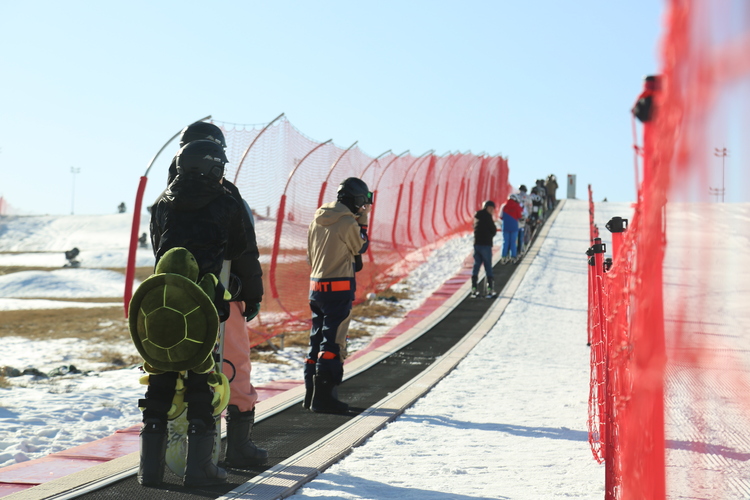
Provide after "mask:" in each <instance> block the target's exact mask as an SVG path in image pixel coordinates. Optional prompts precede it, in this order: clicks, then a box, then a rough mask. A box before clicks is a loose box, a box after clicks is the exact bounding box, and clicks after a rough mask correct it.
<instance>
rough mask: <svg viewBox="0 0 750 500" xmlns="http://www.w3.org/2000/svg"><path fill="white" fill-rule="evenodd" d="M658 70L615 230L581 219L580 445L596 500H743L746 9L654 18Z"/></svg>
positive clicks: (747, 314) (746, 428)
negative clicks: (583, 407) (595, 467)
mask: <svg viewBox="0 0 750 500" xmlns="http://www.w3.org/2000/svg"><path fill="white" fill-rule="evenodd" d="M661 61H662V68H661V72H660V75H659V80H658V82H659V85H658V88H657V89H656V90H655V91H654V92H653V93H651V98H652V101H653V106H654V107H653V115H652V117H651V119H650V120H648V121H645V122H644V123H642V124H641V125H639V129H640V131H641V133H642V143H641V145H640V146H638V147H637V149H636V150H637V152H638V162H637V169H636V182H637V185H638V200H637V203H636V204H635V206H634V209H633V211H632V213H629V214H622V216H623V217H626V218H628V219H629V222H630V223H629V225H628V227H627V229H626V230H625V231H624V232H623V233H612V234H611V235H606V234H602V235H601V237H602V238H601V239H608V238H611V241H609V242H603V241H601V239H597V237H596V235H595V228H594V227H593V217H592V219H591V222H592V247H591V248H590V252H589V254H590V255H589V257H590V263H591V264H593V265H591V266H590V273H591V274H590V277H589V284H590V291H589V306H590V307H589V316H588V318H589V325H588V330H589V343H590V345H591V392H590V398H589V437H590V443H591V445H592V451H593V453H594V456H595V458H596V459H597V460H599V461H600V462H603V463H604V464H605V498H607V499H610V498H611V499H616V498H617V499H620V498H622V499H663V498H701V499H703V498H711V499H729V498H750V331H749V330H748V327H750V308H748V307H747V302H748V299H749V298H750V291H749V290H748V283H750V272H749V271H748V266H747V262H748V258H747V257H750V250H748V245H747V234H748V229H750V228H748V225H749V224H750V204H749V203H748V192H747V186H748V182H747V181H748V179H747V178H746V176H747V174H746V172H748V171H750V170H749V169H748V167H747V162H748V153H747V152H746V151H745V143H746V142H747V140H746V138H747V136H748V128H747V126H748V117H750V113H748V111H749V110H748V109H747V108H748V104H749V103H750V5H749V4H747V3H746V2H739V1H729V0H681V1H680V0H672V1H670V2H668V4H667V15H666V17H665V34H664V37H663V42H662V46H661ZM642 97H643V95H642ZM590 199H591V197H590ZM591 207H592V213H593V211H594V210H595V209H601V208H603V207H601V206H599V207H595V206H594V204H593V202H591ZM599 245H601V246H599ZM607 252H610V253H611V255H612V263H611V267H609V266H608V265H607V263H606V261H605V258H606V255H607Z"/></svg>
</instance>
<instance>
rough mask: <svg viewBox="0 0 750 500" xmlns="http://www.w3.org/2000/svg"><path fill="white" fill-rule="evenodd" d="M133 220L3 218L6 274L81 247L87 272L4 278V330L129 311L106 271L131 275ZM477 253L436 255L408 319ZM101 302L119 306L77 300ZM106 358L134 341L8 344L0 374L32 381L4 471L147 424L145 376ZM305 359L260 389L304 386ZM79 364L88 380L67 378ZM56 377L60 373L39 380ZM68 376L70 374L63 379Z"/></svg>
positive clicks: (4, 415)
mask: <svg viewBox="0 0 750 500" xmlns="http://www.w3.org/2000/svg"><path fill="white" fill-rule="evenodd" d="M125 215H127V214H125ZM125 215H119V214H118V215H103V216H62V217H50V216H42V217H0V266H19V267H61V266H62V265H63V264H64V263H65V258H64V255H63V252H64V251H65V250H66V249H67V250H69V249H71V248H72V247H73V246H76V247H78V248H80V249H81V254H80V256H79V259H80V260H81V263H82V266H83V267H82V268H78V269H57V270H52V271H49V270H28V271H19V272H15V273H11V274H6V275H0V324H1V323H2V321H1V318H2V316H1V315H2V312H3V311H11V310H32V311H33V310H39V311H43V310H44V309H59V308H64V307H65V308H67V307H88V308H90V307H122V302H121V300H122V299H121V297H122V292H123V289H124V275H123V274H121V273H118V272H115V271H109V270H103V269H98V268H97V267H114V268H123V267H125V262H126V259H127V258H126V249H127V246H128V241H129V235H130V221H129V218H128V217H126V216H125ZM143 224H147V219H146V218H144V220H143V221H142V230H144V231H147V230H148V229H147V225H146V226H144V225H143ZM2 252H19V253H2ZM470 252H471V239H470V237H468V236H465V237H459V238H455V239H453V240H451V241H448V242H447V243H446V244H445V245H444V246H443V247H441V248H440V249H438V250H437V251H435V252H434V253H433V254H432V255H431V256H430V258H429V261H428V262H427V263H425V264H423V265H422V266H420V267H418V268H417V269H415V270H414V271H413V272H412V273H411V275H410V276H409V278H408V279H407V280H406V281H405V282H404V283H401V284H399V285H397V286H396V287H395V288H397V289H398V288H403V289H408V291H409V293H410V294H411V298H410V299H408V300H402V301H400V305H401V307H403V311H404V312H406V311H408V310H410V309H413V308H415V307H417V306H418V305H419V304H421V303H422V302H423V301H424V299H425V298H427V297H428V296H429V295H430V294H431V293H432V292H433V291H434V290H435V289H437V288H438V287H439V286H440V285H441V284H442V283H443V282H444V281H445V280H446V279H448V278H450V277H451V276H453V275H455V274H456V273H457V272H458V271H459V269H460V268H461V266H462V264H463V262H464V260H465V259H466V258H467V257H468V256H469V255H470ZM137 265H139V266H152V265H153V255H152V254H151V251H150V250H147V249H144V250H139V256H138V264H137ZM37 297H43V298H44V299H39V298H37ZM100 297H103V298H112V299H113V301H112V302H105V303H90V302H88V303H87V302H72V301H70V299H81V298H89V299H91V298H100ZM118 297H119V298H120V299H119V300H120V301H117V298H118ZM55 299H58V300H55ZM398 321H399V318H398V317H393V318H382V320H379V321H378V323H381V325H380V326H372V325H359V324H354V325H353V326H355V327H359V328H365V329H367V330H368V331H370V333H371V334H372V335H378V334H382V333H385V332H387V331H388V330H389V329H390V328H391V327H392V326H393V325H395V324H397V323H398ZM367 342H368V339H367V338H361V339H357V340H355V341H353V342H352V345H351V349H352V351H354V350H356V349H358V348H361V347H362V346H363V345H364V344H366V343H367ZM97 350H106V351H117V352H120V353H122V354H124V355H129V354H133V355H135V354H137V352H136V350H135V348H134V347H133V345H132V343H131V342H130V338H129V337H125V338H123V339H122V341H121V342H119V343H115V344H107V345H105V346H103V345H96V344H92V343H90V342H84V341H81V340H80V339H76V338H69V339H51V340H45V341H34V340H29V339H26V338H20V337H0V368H2V367H5V366H8V367H12V368H14V369H16V370H19V371H24V370H29V371H30V373H29V374H28V375H23V376H20V377H8V378H7V381H8V382H9V383H10V384H11V387H10V388H7V389H2V388H0V467H3V466H7V465H11V464H14V463H18V462H23V461H26V460H31V459H35V458H40V457H43V456H45V455H48V454H49V453H54V452H58V451H63V450H66V449H68V448H71V447H73V446H76V445H79V444H82V443H86V442H89V441H93V440H96V439H101V438H103V437H106V436H109V435H111V434H112V433H114V432H115V431H117V430H119V429H124V428H126V427H130V426H132V425H134V424H136V423H138V422H140V419H141V415H140V412H139V410H138V408H137V406H136V402H137V400H138V398H141V397H143V393H144V392H145V388H143V387H142V386H140V385H139V384H138V379H139V378H140V376H141V375H142V373H141V372H140V371H139V370H138V369H132V368H130V369H124V370H113V371H101V368H102V365H101V364H97V363H92V362H91V361H89V359H91V358H92V356H91V353H92V351H94V352H95V351H97ZM303 358H304V351H303V350H302V349H286V350H284V351H282V352H281V353H280V354H279V355H277V356H274V355H271V356H270V357H269V362H267V363H260V362H254V363H253V372H252V376H253V382H254V383H255V384H258V385H260V384H263V383H267V382H270V381H272V380H284V379H300V378H301V377H300V376H301V372H302V360H303ZM71 365H72V366H74V367H75V368H76V370H77V371H80V372H81V373H65V371H66V370H67V367H69V366H71ZM52 371H56V372H58V374H57V375H56V376H53V377H42V376H39V375H34V374H35V373H42V374H47V373H49V372H52ZM61 371H62V373H65V374H63V375H60V374H59V372H61Z"/></svg>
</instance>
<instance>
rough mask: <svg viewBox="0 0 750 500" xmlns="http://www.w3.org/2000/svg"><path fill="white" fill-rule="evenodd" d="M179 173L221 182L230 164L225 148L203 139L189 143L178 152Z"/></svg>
mask: <svg viewBox="0 0 750 500" xmlns="http://www.w3.org/2000/svg"><path fill="white" fill-rule="evenodd" d="M176 158H177V173H178V174H181V175H188V176H201V177H206V178H209V179H212V180H216V181H218V180H220V179H221V178H222V177H223V176H224V164H225V163H227V162H228V160H227V155H226V154H225V153H224V148H222V147H221V145H219V143H216V142H214V141H210V140H207V139H202V140H198V141H192V142H189V143H187V144H186V145H185V146H183V147H182V148H181V149H180V150H179V151H178V152H177V157H176Z"/></svg>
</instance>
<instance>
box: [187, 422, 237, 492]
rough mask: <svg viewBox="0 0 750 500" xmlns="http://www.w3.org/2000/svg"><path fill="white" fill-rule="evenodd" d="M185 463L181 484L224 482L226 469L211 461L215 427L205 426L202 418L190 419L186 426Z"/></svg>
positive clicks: (193, 485) (194, 484)
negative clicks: (186, 445) (186, 448)
mask: <svg viewBox="0 0 750 500" xmlns="http://www.w3.org/2000/svg"><path fill="white" fill-rule="evenodd" d="M187 436H188V451H187V465H186V467H185V478H184V480H183V484H184V485H185V486H186V487H188V488H193V487H197V486H211V485H215V484H224V483H226V481H227V471H225V470H224V469H222V468H221V467H218V466H217V465H216V464H214V463H213V460H212V457H213V452H214V438H215V437H216V428H215V427H214V426H213V425H212V426H206V422H204V421H203V420H202V419H195V420H191V421H190V425H189V426H188V432H187Z"/></svg>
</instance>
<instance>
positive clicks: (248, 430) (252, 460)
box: [224, 405, 268, 469]
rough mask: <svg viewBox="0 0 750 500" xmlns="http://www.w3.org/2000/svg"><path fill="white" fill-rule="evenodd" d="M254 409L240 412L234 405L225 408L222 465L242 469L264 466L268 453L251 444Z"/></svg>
mask: <svg viewBox="0 0 750 500" xmlns="http://www.w3.org/2000/svg"><path fill="white" fill-rule="evenodd" d="M254 423H255V408H253V409H252V410H251V411H244V412H243V411H240V409H239V408H237V406H235V405H229V406H228V407H227V450H226V458H225V459H224V463H226V464H227V465H228V466H229V467H234V468H236V469H243V468H245V467H255V466H258V465H264V464H265V463H266V461H267V460H268V452H267V451H266V450H264V449H261V448H258V447H257V446H255V443H253V439H252V437H253V424H254Z"/></svg>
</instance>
